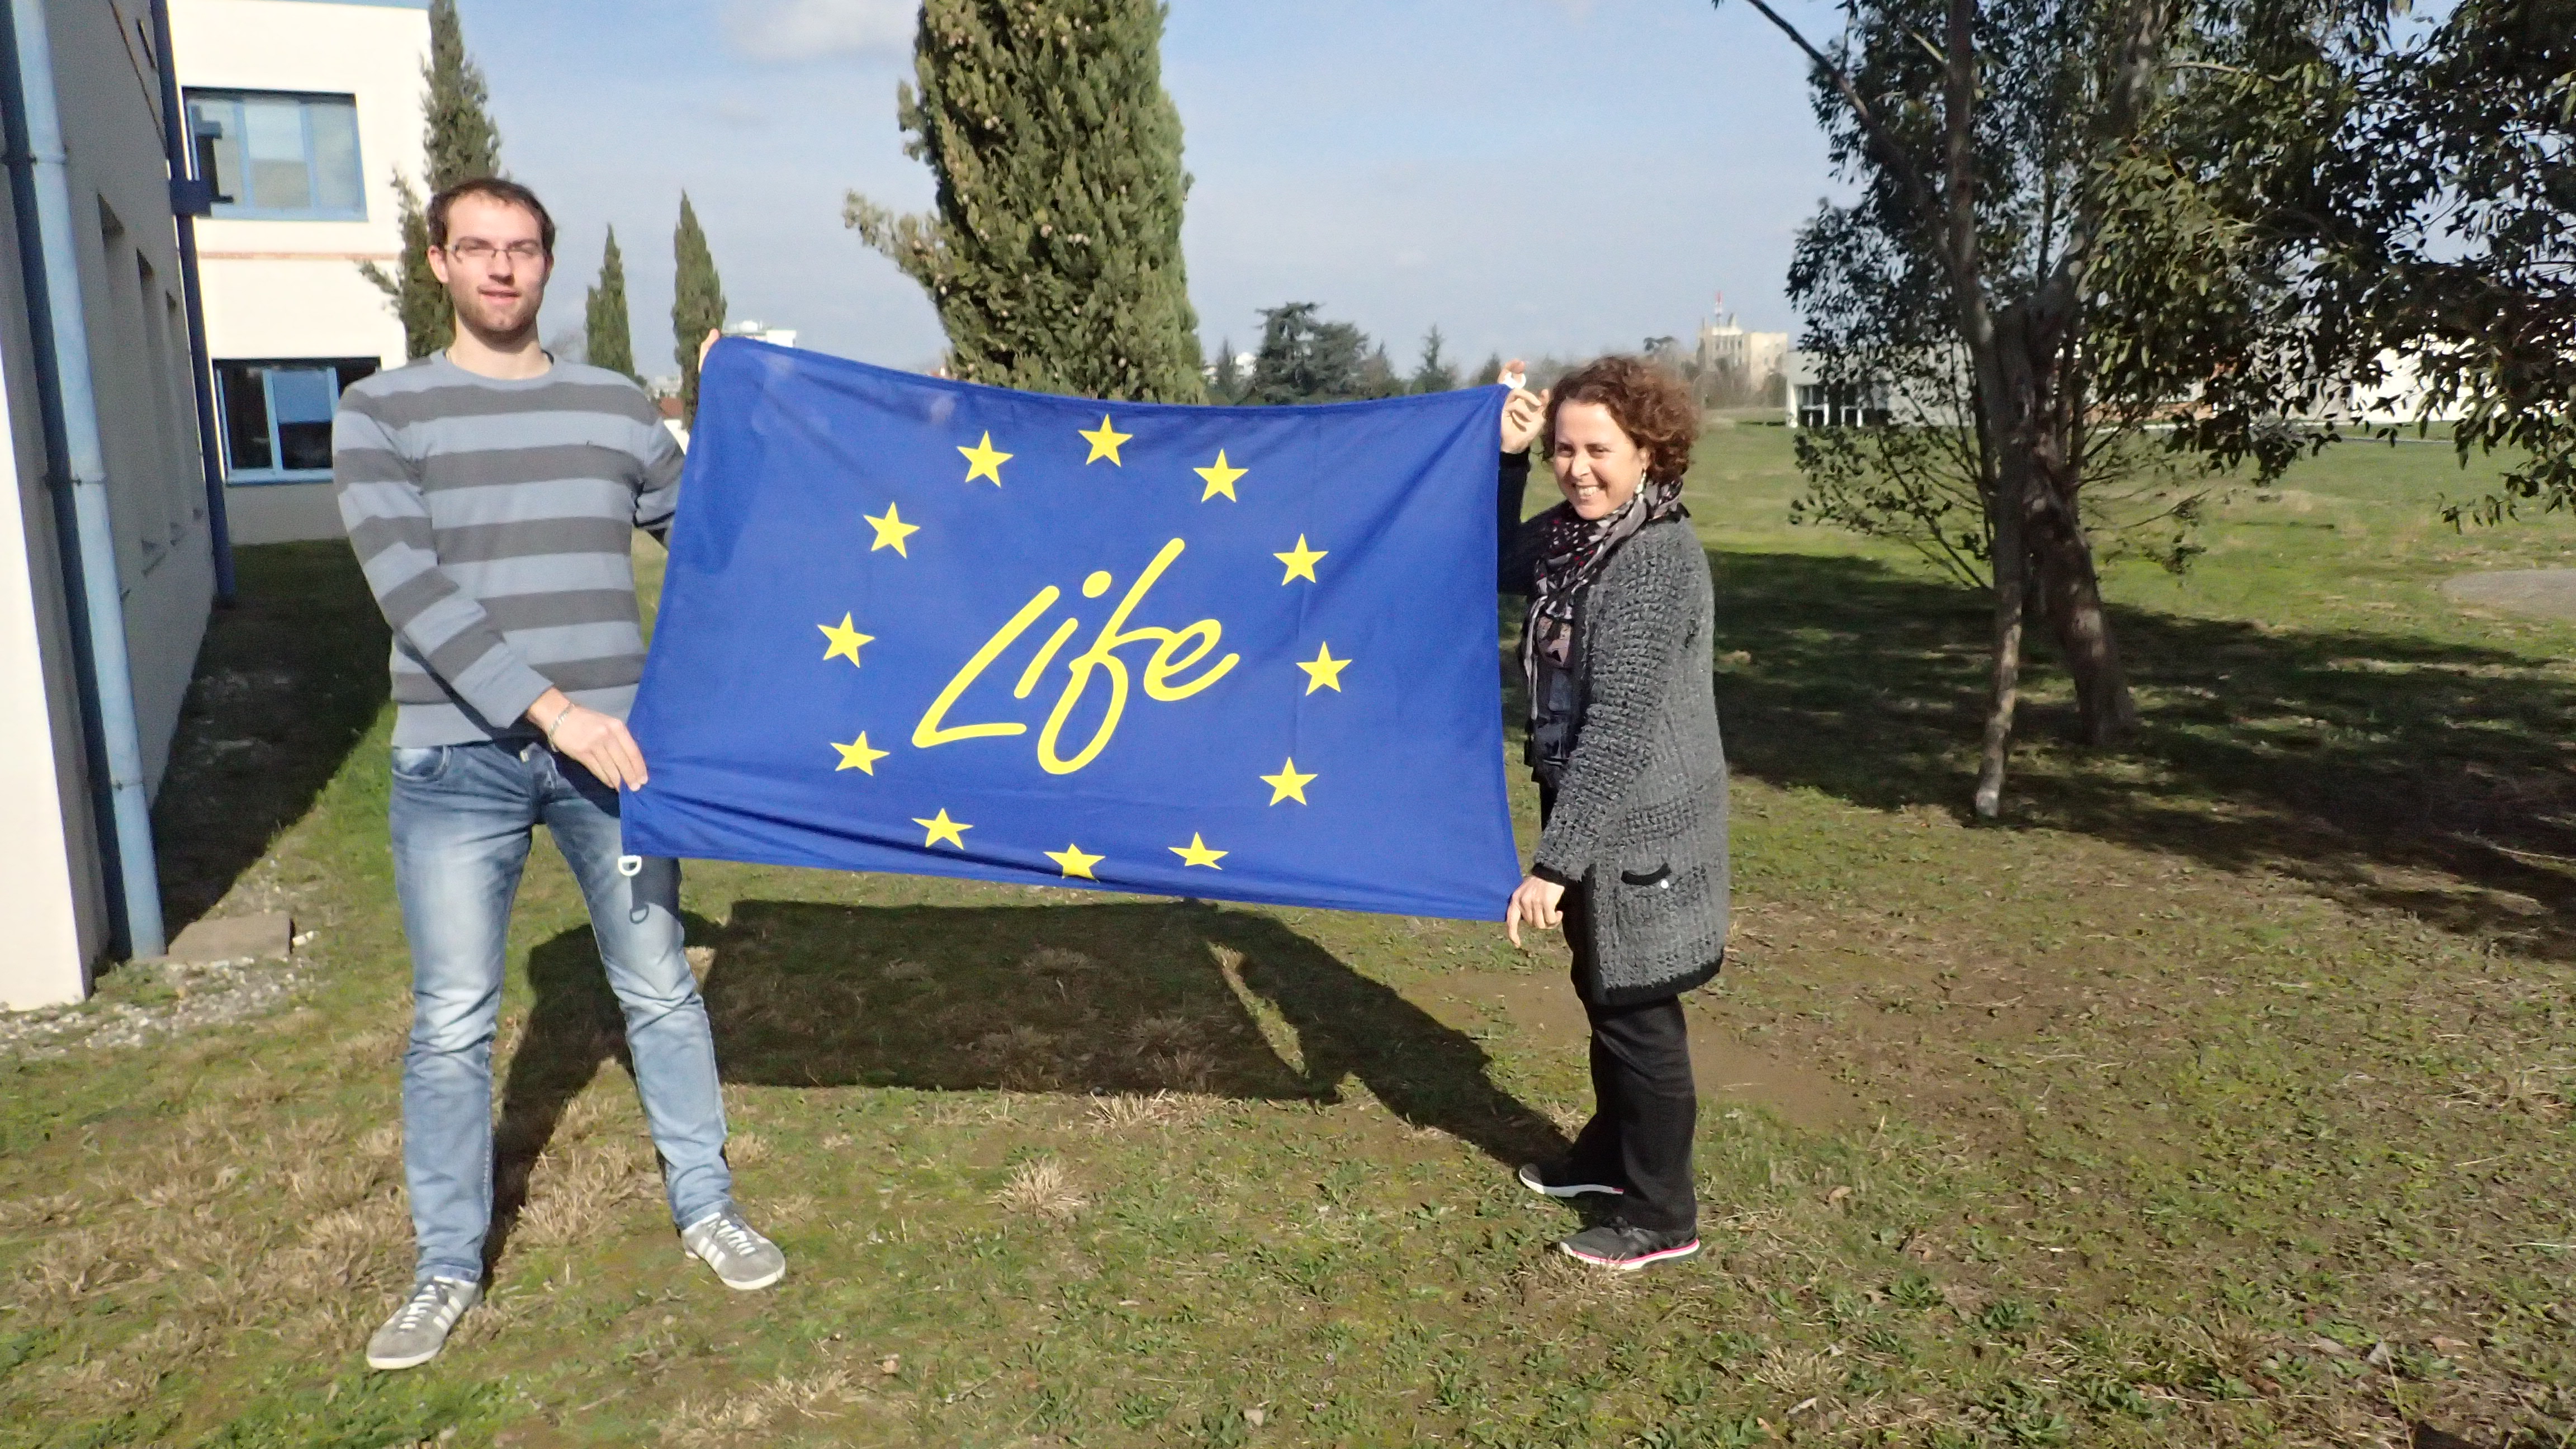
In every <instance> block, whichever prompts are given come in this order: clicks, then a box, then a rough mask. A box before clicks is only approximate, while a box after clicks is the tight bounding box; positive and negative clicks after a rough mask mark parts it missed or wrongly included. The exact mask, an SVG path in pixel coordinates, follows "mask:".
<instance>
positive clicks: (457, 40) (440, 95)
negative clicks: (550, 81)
mask: <svg viewBox="0 0 2576 1449" xmlns="http://www.w3.org/2000/svg"><path fill="white" fill-rule="evenodd" d="M421 77H422V79H424V80H426V81H427V82H428V83H429V93H428V95H427V96H425V97H424V98H423V99H422V103H421V112H422V116H421V133H422V134H421V140H422V149H423V150H424V151H425V152H426V153H427V155H426V160H427V161H428V164H429V189H430V190H432V191H440V190H444V189H445V188H447V187H450V186H453V185H455V184H456V183H457V182H459V181H463V180H466V179H468V178H469V177H475V176H498V175H500V174H501V132H500V128H498V127H496V126H494V125H493V124H492V118H491V116H490V115H488V114H486V113H485V111H484V109H483V107H484V106H485V104H486V103H488V102H489V101H490V100H491V98H492V97H491V90H490V88H489V87H487V86H486V85H485V84H484V83H483V67H481V66H479V65H476V64H475V63H474V58H473V57H472V56H470V55H467V54H466V53H465V28H464V26H462V25H461V24H459V23H458V21H457V18H456V0H429V62H428V63H427V64H426V65H424V66H422V67H421Z"/></svg>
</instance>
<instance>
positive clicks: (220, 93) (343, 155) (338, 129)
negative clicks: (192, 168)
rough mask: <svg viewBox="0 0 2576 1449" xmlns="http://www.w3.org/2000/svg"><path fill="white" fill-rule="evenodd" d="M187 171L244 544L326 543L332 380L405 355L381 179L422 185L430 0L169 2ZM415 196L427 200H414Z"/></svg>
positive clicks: (234, 516)
mask: <svg viewBox="0 0 2576 1449" xmlns="http://www.w3.org/2000/svg"><path fill="white" fill-rule="evenodd" d="M169 6H170V29H171V49H172V51H173V52H174V53H175V54H176V55H177V57H178V62H179V80H180V83H181V85H182V86H183V87H185V89H186V94H187V110H188V128H189V136H190V138H191V144H192V145H194V146H195V147H196V151H197V158H196V161H197V171H198V173H199V174H200V175H202V176H204V177H205V178H206V179H207V180H209V181H210V182H212V183H213V185H214V190H215V199H214V209H213V212H212V214H211V215H209V216H208V217H206V218H205V219H204V220H202V221H200V222H199V223H198V225H197V236H198V243H199V256H200V258H201V264H202V268H203V271H204V275H205V292H206V333H207V347H208V350H209V352H210V353H211V354H212V355H213V358H214V366H215V386H216V390H217V398H216V409H217V411H218V413H219V414H220V415H221V416H222V418H223V422H224V426H223V466H224V479H225V483H226V488H227V492H226V499H227V508H226V512H227V513H228V514H229V515H230V518H231V522H232V536H233V539H234V540H235V541H236V542H239V543H275V542H282V541H284V540H288V539H304V538H337V537H339V536H340V514H339V509H338V507H337V505H336V504H335V503H334V502H333V500H332V495H331V414H332V412H333V411H334V409H335V408H336V407H337V405H338V402H339V397H340V389H342V388H344V387H347V386H348V385H349V384H350V383H352V382H355V381H357V380H358V379H359V378H362V377H365V376H366V375H368V374H369V373H372V372H374V371H376V370H377V369H379V368H386V367H399V366H401V365H402V364H403V362H404V361H405V357H404V339H403V329H402V323H401V321H400V319H398V318H397V317H396V316H395V315H394V313H393V310H392V308H391V307H390V306H389V305H387V299H386V297H385V294H384V293H383V292H382V291H380V290H378V289H377V287H376V286H375V284H374V283H372V282H370V281H368V280H367V278H366V277H364V276H362V275H361V274H360V273H359V270H358V268H359V265H360V264H361V263H364V262H373V263H375V264H376V265H377V266H379V267H382V268H385V269H386V270H387V271H393V270H395V269H397V268H399V267H400V265H401V261H402V226H401V221H400V212H399V203H398V202H397V200H396V193H395V191H394V181H393V178H394V176H395V174H396V173H400V174H401V175H403V176H405V177H408V178H410V179H411V181H412V184H413V185H414V186H418V185H419V184H420V178H421V175H422V169H423V168H422V156H421V88H422V80H421V67H422V65H423V63H424V62H425V61H426V60H427V59H428V56H429V3H428V0H169ZM424 199H426V198H424Z"/></svg>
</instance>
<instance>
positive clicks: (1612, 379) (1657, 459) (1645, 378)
mask: <svg viewBox="0 0 2576 1449" xmlns="http://www.w3.org/2000/svg"><path fill="white" fill-rule="evenodd" d="M1567 403H1599V404H1600V405H1601V406H1603V407H1605V408H1608V409H1609V410H1610V420H1611V421H1612V422H1615V423H1617V424H1618V425H1619V430H1620V431H1621V432H1624V433H1626V434H1627V435H1628V440H1629V441H1630V442H1633V443H1635V444H1636V445H1637V446H1638V447H1640V448H1643V449H1645V450H1646V451H1647V453H1648V454H1649V455H1650V458H1651V461H1650V462H1649V463H1648V464H1647V465H1646V476H1647V477H1649V478H1651V479H1654V480H1655V481H1657V482H1669V481H1671V480H1672V479H1675V478H1679V477H1680V476H1682V475H1683V474H1684V473H1687V472H1689V471H1690V457H1691V444H1692V443H1693V442H1695V441H1697V440H1698V438H1699V404H1697V403H1696V402H1693V401H1692V400H1691V394H1690V387H1689V386H1688V385H1687V384H1685V383H1684V382H1683V381H1682V380H1681V379H1680V378H1678V377H1675V376H1673V374H1672V373H1671V372H1670V371H1668V370H1667V369H1665V368H1662V367H1659V366H1657V365H1656V364H1654V363H1652V362H1648V361H1647V360H1646V359H1644V358H1642V357H1627V356H1620V355H1616V354H1614V355H1612V356H1609V357H1604V358H1600V359H1597V360H1595V361H1592V362H1587V363H1585V364H1584V365H1583V366H1581V367H1578V368H1576V369H1575V370H1574V371H1572V372H1569V373H1567V374H1566V375H1565V376H1564V377H1562V378H1559V379H1558V380H1557V384H1556V387H1555V388H1554V389H1553V390H1552V391H1551V392H1550V394H1549V396H1548V400H1547V427H1546V429H1545V430H1544V431H1543V432H1541V433H1540V435H1539V446H1540V447H1541V449H1543V450H1544V451H1545V452H1546V453H1548V454H1554V453H1555V452H1556V413H1557V409H1559V408H1562V407H1564V406H1565V405H1566V404H1567Z"/></svg>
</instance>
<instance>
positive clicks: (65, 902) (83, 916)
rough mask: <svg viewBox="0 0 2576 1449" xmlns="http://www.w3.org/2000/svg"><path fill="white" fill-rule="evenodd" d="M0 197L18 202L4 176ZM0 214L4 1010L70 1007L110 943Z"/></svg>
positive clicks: (30, 374)
mask: <svg viewBox="0 0 2576 1449" xmlns="http://www.w3.org/2000/svg"><path fill="white" fill-rule="evenodd" d="M0 201H9V202H14V198H12V197H11V196H10V193H9V183H8V179H7V177H6V175H5V174H0ZM9 217H10V211H9V209H8V207H7V206H0V223H5V224H0V420H5V422H6V424H7V428H8V435H7V438H6V440H5V441H6V443H7V444H8V446H7V447H6V448H5V449H0V927H5V930H6V938H5V943H4V944H0V1007H5V1008H10V1009H23V1008H26V1007H30V1006H50V1005H54V1004H56V1003H58V1002H65V1001H78V1000H80V999H81V998H82V997H83V996H85V995H87V994H88V992H89V963H90V962H91V961H93V960H95V959H96V958H97V956H98V953H99V951H100V950H101V949H102V948H104V947H105V945H106V944H107V910H106V896H105V894H104V891H103V889H102V886H101V882H100V879H99V872H98V857H97V850H98V842H97V838H96V836H95V835H93V834H92V833H91V829H90V826H91V820H90V813H89V773H88V767H87V763H86V761H85V760H84V759H83V758H82V754H81V750H82V744H81V733H80V718H79V716H78V714H77V713H76V712H75V711H76V709H77V703H76V695H75V693H74V690H75V684H74V681H73V676H72V668H71V642H70V636H69V633H68V629H67V625H66V622H65V620H64V617H63V600H62V573H61V570H60V568H59V564H58V555H57V553H56V551H55V548H54V532H53V529H54V517H53V498H52V490H50V489H48V488H47V487H46V486H45V447H44V432H43V427H44V423H43V419H42V417H41V416H40V415H39V413H38V412H37V409H36V379H35V374H34V358H33V356H32V355H31V353H30V347H31V346H32V344H33V341H34V339H33V338H32V337H31V336H29V334H28V332H27V329H26V316H27V308H26V293H25V289H24V287H23V285H22V284H21V278H22V277H23V275H24V274H23V273H22V272H21V271H20V270H19V266H18V235H17V227H16V226H15V224H14V222H10V221H9V220H8V219H9Z"/></svg>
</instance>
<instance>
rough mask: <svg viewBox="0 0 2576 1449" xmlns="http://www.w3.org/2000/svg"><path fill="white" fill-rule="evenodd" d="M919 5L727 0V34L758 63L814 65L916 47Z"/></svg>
mask: <svg viewBox="0 0 2576 1449" xmlns="http://www.w3.org/2000/svg"><path fill="white" fill-rule="evenodd" d="M919 13H920V7H919V5H918V4H917V3H916V0H728V3H727V4H726V6H725V34H726V37H727V38H728V39H730V40H731V41H732V42H733V45H734V48H735V49H737V50H739V51H741V52H742V53H743V54H744V55H747V56H749V57H751V58H752V59H754V60H815V59H820V58H822V57H824V56H833V55H858V54H864V53H867V52H870V51H903V50H908V49H910V48H911V46H912V31H913V23H914V20H915V18H916V17H917V16H918V14H919Z"/></svg>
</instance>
